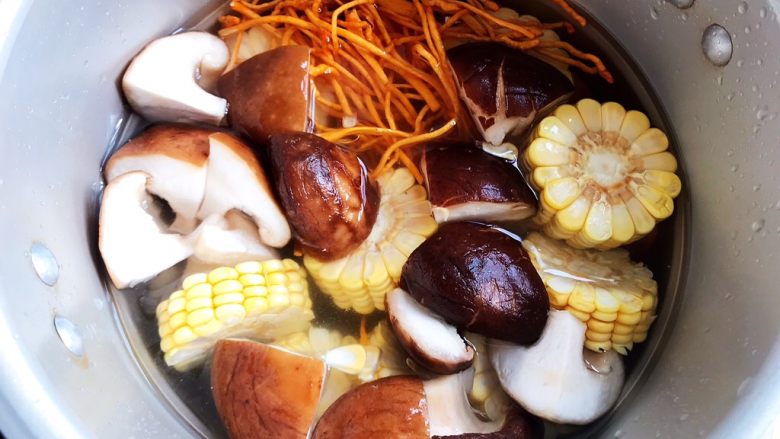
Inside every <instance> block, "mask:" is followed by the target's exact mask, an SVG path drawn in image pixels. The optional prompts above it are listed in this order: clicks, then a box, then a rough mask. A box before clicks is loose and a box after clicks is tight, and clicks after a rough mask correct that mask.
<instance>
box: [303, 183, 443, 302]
mask: <svg viewBox="0 0 780 439" xmlns="http://www.w3.org/2000/svg"><path fill="white" fill-rule="evenodd" d="M377 181H378V183H379V188H380V193H381V195H380V204H379V212H378V214H377V219H376V222H375V223H374V226H373V228H372V230H371V233H370V234H369V236H368V238H366V240H365V241H363V243H362V244H361V245H360V246H359V247H358V248H357V249H356V250H354V251H353V252H352V253H350V254H349V255H347V256H346V257H344V258H341V259H337V260H335V261H328V262H323V261H320V260H318V259H317V258H315V257H312V256H309V255H305V256H304V258H303V263H304V265H305V266H306V269H307V270H308V271H309V273H310V274H311V276H312V278H313V279H314V281H315V282H316V283H317V286H319V287H320V289H322V291H323V292H325V293H326V294H328V295H330V296H331V297H332V298H333V301H334V302H335V303H336V305H337V306H339V307H340V308H343V309H354V310H355V311H357V312H358V313H361V314H369V313H371V312H373V311H375V310H377V309H379V310H383V309H384V308H385V294H386V293H387V292H388V291H390V290H392V289H393V288H395V287H396V286H397V285H398V281H399V279H400V277H401V269H402V268H403V266H404V263H405V262H406V259H407V258H408V257H409V255H410V254H411V253H412V251H414V249H416V248H417V246H419V245H420V244H421V243H422V242H423V241H425V239H426V238H427V237H429V236H431V235H432V234H433V232H435V231H436V227H437V224H436V221H435V220H434V219H433V215H432V213H431V204H430V202H428V200H427V194H426V192H425V188H424V187H422V186H421V185H419V184H417V183H416V182H415V180H414V177H413V176H412V174H411V173H410V172H409V170H407V169H406V168H397V169H393V170H392V171H389V172H386V173H385V174H383V175H381V176H380V177H379V178H378V179H377Z"/></svg>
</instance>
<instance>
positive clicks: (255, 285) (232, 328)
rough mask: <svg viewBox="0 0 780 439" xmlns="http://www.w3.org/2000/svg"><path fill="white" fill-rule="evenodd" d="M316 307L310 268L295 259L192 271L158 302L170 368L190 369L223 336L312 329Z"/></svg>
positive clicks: (265, 336)
mask: <svg viewBox="0 0 780 439" xmlns="http://www.w3.org/2000/svg"><path fill="white" fill-rule="evenodd" d="M311 306H312V303H311V299H310V298H309V288H308V284H307V281H306V272H305V271H304V270H303V268H302V267H300V266H299V265H298V263H297V262H295V261H293V260H292V259H281V260H280V259H272V260H268V261H263V262H256V261H250V262H242V263H240V264H238V265H236V266H235V267H219V268H216V269H214V270H212V271H210V272H209V273H198V274H192V275H190V276H187V277H186V278H185V279H184V281H183V282H182V289H181V290H178V291H176V292H174V293H173V294H171V295H170V297H169V298H168V299H166V300H163V301H162V302H160V304H159V305H158V306H157V321H158V325H159V333H160V339H161V341H160V348H161V349H162V352H163V354H164V357H165V362H166V363H167V364H168V365H169V366H172V367H175V368H176V369H178V370H187V369H189V368H190V367H192V366H195V365H197V364H198V363H199V362H200V361H202V360H203V359H204V358H205V357H206V356H207V355H208V353H209V352H210V351H211V349H212V348H213V347H214V344H215V343H216V342H217V340H219V339H221V338H226V337H248V338H253V339H257V340H263V341H270V340H273V339H276V338H279V337H282V336H284V335H286V334H291V333H294V332H297V331H303V330H306V329H307V328H308V327H309V326H310V325H311V320H312V319H313V318H314V314H313V313H312V310H311Z"/></svg>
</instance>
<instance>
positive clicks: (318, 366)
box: [211, 339, 325, 439]
mask: <svg viewBox="0 0 780 439" xmlns="http://www.w3.org/2000/svg"><path fill="white" fill-rule="evenodd" d="M324 377H325V363H323V362H322V361H321V360H316V359H313V358H310V357H306V356H302V355H298V354H294V353H291V352H288V351H284V350H282V349H279V348H275V347H272V346H268V345H264V344H261V343H255V342H252V341H248V340H230V339H227V340H220V341H219V342H218V343H217V346H216V348H215V350H214V362H213V364H212V369H211V386H212V389H213V395H214V403H215V404H216V406H217V411H218V412H219V415H220V417H221V418H222V421H223V422H224V424H225V428H226V429H227V431H228V433H229V434H230V437H231V438H232V439H253V438H266V437H267V438H301V439H304V438H306V436H307V434H308V432H309V429H310V427H311V424H312V422H313V421H314V416H315V414H316V410H317V404H318V402H319V399H320V393H321V390H322V384H323V381H324Z"/></svg>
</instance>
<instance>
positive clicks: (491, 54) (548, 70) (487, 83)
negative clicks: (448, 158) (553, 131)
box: [447, 43, 574, 145]
mask: <svg viewBox="0 0 780 439" xmlns="http://www.w3.org/2000/svg"><path fill="white" fill-rule="evenodd" d="M447 59H448V60H449V62H450V65H451V66H452V69H453V71H454V72H455V76H456V77H457V79H458V85H459V88H460V96H461V98H462V99H463V101H464V103H465V104H466V107H467V108H468V110H469V112H470V113H471V116H472V117H473V119H474V121H475V122H476V124H477V127H478V128H479V129H480V130H481V131H482V134H483V136H484V137H485V140H487V141H488V142H490V143H493V144H495V145H499V144H501V143H502V142H503V140H504V138H505V136H507V135H512V134H521V133H522V132H523V131H525V129H526V128H528V126H530V125H531V123H533V121H534V119H535V118H536V117H538V116H541V115H542V113H544V111H545V110H546V109H547V108H549V107H551V106H552V105H553V104H554V103H556V102H559V101H560V100H561V99H564V98H566V97H567V96H569V95H570V94H571V93H572V92H573V90H574V86H573V85H572V83H571V81H570V80H569V78H567V77H566V76H564V75H563V74H562V73H561V72H560V71H559V70H558V69H556V68H555V67H553V66H551V65H550V64H547V63H546V62H544V61H541V60H539V59H537V58H534V57H533V56H530V55H527V54H525V53H523V52H522V51H519V50H516V49H512V48H509V47H506V46H504V45H501V44H498V43H469V44H463V45H460V46H457V47H454V48H452V49H450V50H448V51H447Z"/></svg>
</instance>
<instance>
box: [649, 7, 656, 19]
mask: <svg viewBox="0 0 780 439" xmlns="http://www.w3.org/2000/svg"><path fill="white" fill-rule="evenodd" d="M650 18H652V19H653V20H658V9H656V8H655V6H650Z"/></svg>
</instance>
